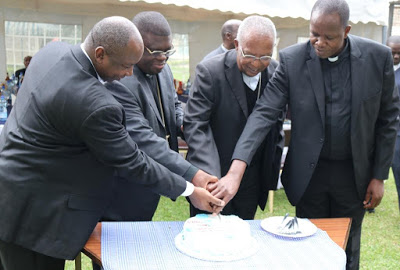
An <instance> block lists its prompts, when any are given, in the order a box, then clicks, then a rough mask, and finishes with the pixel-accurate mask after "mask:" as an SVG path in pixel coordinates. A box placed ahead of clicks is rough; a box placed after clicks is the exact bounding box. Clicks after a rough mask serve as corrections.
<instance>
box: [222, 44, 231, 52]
mask: <svg viewBox="0 0 400 270" xmlns="http://www.w3.org/2000/svg"><path fill="white" fill-rule="evenodd" d="M221 48H222V50H223V51H224V52H227V51H229V50H228V49H227V48H225V47H224V44H221Z"/></svg>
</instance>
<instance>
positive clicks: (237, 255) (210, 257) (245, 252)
mask: <svg viewBox="0 0 400 270" xmlns="http://www.w3.org/2000/svg"><path fill="white" fill-rule="evenodd" d="M175 247H176V248H177V249H178V250H179V251H180V252H182V253H183V254H186V255H188V256H190V257H193V258H196V259H200V260H204V261H214V262H230V261H237V260H241V259H244V258H248V257H250V256H252V255H254V254H255V253H256V252H257V251H258V249H259V247H260V246H259V244H258V243H257V240H256V239H254V238H253V237H251V243H249V246H247V247H243V248H241V249H240V250H237V251H236V252H234V253H232V254H229V255H228V254H225V255H217V254H207V253H201V252H196V251H194V250H193V249H192V248H191V247H190V246H188V245H187V244H186V243H185V241H183V237H182V234H181V233H179V234H178V235H177V236H176V237H175Z"/></svg>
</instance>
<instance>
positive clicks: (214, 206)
mask: <svg viewBox="0 0 400 270" xmlns="http://www.w3.org/2000/svg"><path fill="white" fill-rule="evenodd" d="M189 199H190V202H191V203H192V204H193V206H194V207H196V208H198V209H200V210H204V211H207V212H210V213H213V214H219V212H221V210H222V208H223V207H224V206H225V202H224V201H222V200H220V199H218V198H216V197H214V196H212V195H211V193H210V192H208V191H207V190H205V189H204V188H199V187H194V191H193V193H192V195H190V196H189Z"/></svg>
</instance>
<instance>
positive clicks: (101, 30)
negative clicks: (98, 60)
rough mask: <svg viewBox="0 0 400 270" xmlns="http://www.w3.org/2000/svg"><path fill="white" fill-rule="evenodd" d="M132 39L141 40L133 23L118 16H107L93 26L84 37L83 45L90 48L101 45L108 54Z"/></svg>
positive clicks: (120, 48)
mask: <svg viewBox="0 0 400 270" xmlns="http://www.w3.org/2000/svg"><path fill="white" fill-rule="evenodd" d="M131 39H133V40H135V41H138V42H142V41H141V40H142V39H141V36H140V34H139V32H138V30H137V29H136V27H135V25H134V24H133V23H132V22H131V21H130V20H128V19H127V18H124V17H120V16H113V17H107V18H104V19H102V20H101V21H99V22H98V23H96V24H95V25H94V26H93V29H92V30H91V31H90V33H89V35H88V36H87V37H86V39H85V45H87V46H89V47H91V48H97V47H99V46H102V47H103V48H104V50H105V51H106V52H107V54H109V55H113V54H118V53H119V52H121V51H122V49H124V48H125V47H126V46H127V45H128V42H129V41H130V40H131Z"/></svg>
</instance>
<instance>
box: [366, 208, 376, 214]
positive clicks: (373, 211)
mask: <svg viewBox="0 0 400 270" xmlns="http://www.w3.org/2000/svg"><path fill="white" fill-rule="evenodd" d="M367 211H368V213H370V214H371V213H372V214H373V213H375V208H371V209H367Z"/></svg>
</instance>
